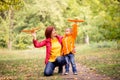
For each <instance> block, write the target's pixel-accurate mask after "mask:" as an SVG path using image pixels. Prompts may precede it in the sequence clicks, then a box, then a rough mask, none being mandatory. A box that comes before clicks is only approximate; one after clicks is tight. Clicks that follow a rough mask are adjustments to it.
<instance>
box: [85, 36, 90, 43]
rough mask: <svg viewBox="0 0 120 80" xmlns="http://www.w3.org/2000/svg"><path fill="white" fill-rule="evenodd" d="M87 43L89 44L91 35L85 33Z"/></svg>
mask: <svg viewBox="0 0 120 80" xmlns="http://www.w3.org/2000/svg"><path fill="white" fill-rule="evenodd" d="M85 43H86V44H88V45H89V36H88V34H86V35H85Z"/></svg>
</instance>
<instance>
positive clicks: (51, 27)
mask: <svg viewBox="0 0 120 80" xmlns="http://www.w3.org/2000/svg"><path fill="white" fill-rule="evenodd" d="M53 29H55V28H54V27H53V26H48V27H47V28H46V30H45V37H46V38H51V34H52V31H53Z"/></svg>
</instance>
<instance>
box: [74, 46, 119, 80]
mask: <svg viewBox="0 0 120 80" xmlns="http://www.w3.org/2000/svg"><path fill="white" fill-rule="evenodd" d="M93 46H94V45H93ZM76 49H77V53H76V57H75V59H76V61H77V62H79V63H81V64H83V65H86V66H88V67H90V69H92V70H96V71H97V72H98V73H100V74H105V75H107V76H110V77H112V78H115V79H118V80H119V79H120V50H119V49H116V48H113V47H112V48H108V47H107V48H98V47H92V46H91V45H89V46H88V45H82V46H80V45H77V48H76Z"/></svg>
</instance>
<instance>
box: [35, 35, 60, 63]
mask: <svg viewBox="0 0 120 80" xmlns="http://www.w3.org/2000/svg"><path fill="white" fill-rule="evenodd" d="M56 37H57V39H58V41H59V43H60V44H61V46H62V37H61V36H56ZM33 44H34V46H35V47H36V48H40V47H43V46H46V58H45V64H47V63H48V60H49V58H50V54H51V38H48V39H45V40H43V41H41V42H38V40H34V39H33Z"/></svg>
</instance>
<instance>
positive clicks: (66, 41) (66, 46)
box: [62, 24, 77, 55]
mask: <svg viewBox="0 0 120 80" xmlns="http://www.w3.org/2000/svg"><path fill="white" fill-rule="evenodd" d="M72 26H73V27H72V33H71V34H70V35H67V36H66V35H65V36H64V37H63V39H62V44H63V49H62V53H63V55H67V54H69V53H70V52H72V51H73V49H74V47H75V46H74V43H75V39H76V36H77V24H73V25H72ZM72 53H73V52H72Z"/></svg>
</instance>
